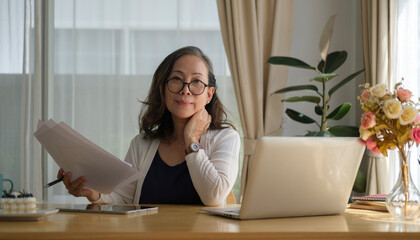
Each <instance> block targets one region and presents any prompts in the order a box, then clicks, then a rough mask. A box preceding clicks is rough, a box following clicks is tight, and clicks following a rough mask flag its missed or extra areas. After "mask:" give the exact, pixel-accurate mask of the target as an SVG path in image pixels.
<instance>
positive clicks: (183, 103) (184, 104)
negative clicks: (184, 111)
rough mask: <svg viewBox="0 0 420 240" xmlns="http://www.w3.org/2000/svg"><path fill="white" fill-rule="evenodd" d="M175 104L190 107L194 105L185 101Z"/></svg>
mask: <svg viewBox="0 0 420 240" xmlns="http://www.w3.org/2000/svg"><path fill="white" fill-rule="evenodd" d="M175 102H176V103H178V104H179V105H181V106H190V105H192V103H191V102H188V101H184V100H175Z"/></svg>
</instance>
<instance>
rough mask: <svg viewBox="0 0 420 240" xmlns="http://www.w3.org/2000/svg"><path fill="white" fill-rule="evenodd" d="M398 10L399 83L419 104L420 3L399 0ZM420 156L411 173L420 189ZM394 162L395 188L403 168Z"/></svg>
mask: <svg viewBox="0 0 420 240" xmlns="http://www.w3.org/2000/svg"><path fill="white" fill-rule="evenodd" d="M397 8H398V13H397V26H396V53H397V54H396V70H395V81H396V82H399V81H401V79H402V78H404V81H403V84H404V87H405V88H407V89H410V91H412V93H413V97H412V99H413V101H416V100H417V99H418V98H419V96H420V81H419V79H420V68H419V66H420V44H419V43H420V17H419V12H420V1H418V0H399V1H398V7H397ZM419 153H420V152H419V148H418V147H417V148H416V147H413V149H412V156H411V165H410V166H411V170H410V171H411V174H412V178H413V181H414V183H415V184H416V186H417V188H419V187H420V167H419V163H420V162H419V161H420V155H419ZM391 157H393V156H391ZM390 160H391V161H390V165H389V166H390V177H389V179H390V181H389V183H390V187H392V186H393V185H394V184H395V182H396V181H397V177H398V173H399V172H400V168H399V163H398V161H397V159H396V158H395V160H394V159H391V158H390Z"/></svg>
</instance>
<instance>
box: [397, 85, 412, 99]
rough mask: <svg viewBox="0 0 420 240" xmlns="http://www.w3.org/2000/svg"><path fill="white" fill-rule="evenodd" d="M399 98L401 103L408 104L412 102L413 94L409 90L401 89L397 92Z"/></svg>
mask: <svg viewBox="0 0 420 240" xmlns="http://www.w3.org/2000/svg"><path fill="white" fill-rule="evenodd" d="M397 96H398V99H400V101H401V102H408V101H410V98H411V96H412V93H411V91H410V90H408V89H404V88H400V89H398V90H397Z"/></svg>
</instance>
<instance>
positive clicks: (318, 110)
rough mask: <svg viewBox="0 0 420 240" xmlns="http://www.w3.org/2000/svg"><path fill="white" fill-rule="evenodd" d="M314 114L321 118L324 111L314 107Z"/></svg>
mask: <svg viewBox="0 0 420 240" xmlns="http://www.w3.org/2000/svg"><path fill="white" fill-rule="evenodd" d="M315 113H316V114H318V115H319V116H322V114H323V113H324V111H323V110H322V108H321V107H320V106H315Z"/></svg>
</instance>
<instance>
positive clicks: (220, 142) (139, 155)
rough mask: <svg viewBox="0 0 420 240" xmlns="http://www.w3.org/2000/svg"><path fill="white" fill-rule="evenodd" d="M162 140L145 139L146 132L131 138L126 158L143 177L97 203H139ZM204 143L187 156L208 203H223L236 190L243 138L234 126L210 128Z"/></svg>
mask: <svg viewBox="0 0 420 240" xmlns="http://www.w3.org/2000/svg"><path fill="white" fill-rule="evenodd" d="M159 143H160V141H159V140H157V139H155V140H144V139H143V136H142V134H139V135H137V136H136V137H135V138H134V139H133V140H132V141H131V144H130V148H129V150H128V152H127V155H126V157H125V161H126V162H127V163H129V164H132V166H133V167H134V168H135V169H137V170H138V171H140V177H139V178H138V179H137V181H134V182H132V183H129V184H127V185H125V186H123V187H120V188H118V189H116V190H114V192H112V193H110V194H101V197H100V198H99V199H98V200H97V201H95V202H93V203H112V204H129V203H134V204H138V203H139V199H140V194H141V189H142V186H143V182H144V179H145V178H146V175H147V172H148V171H149V168H150V165H151V164H152V161H153V158H154V156H155V154H156V151H157V149H158V146H159ZM200 145H201V146H202V147H203V149H200V150H199V151H198V152H197V153H190V154H188V155H187V156H186V161H187V166H188V170H189V172H190V175H191V180H192V183H193V185H194V188H195V190H196V191H197V193H198V195H199V196H200V199H201V201H202V202H203V203H204V204H205V205H207V206H215V205H220V204H222V203H223V202H224V200H225V199H226V197H227V195H228V194H229V192H230V191H231V190H232V187H233V184H234V183H235V180H236V177H237V173H238V160H239V150H240V147H241V141H240V137H239V134H238V133H237V132H236V131H235V130H233V129H231V128H225V129H221V130H207V132H206V133H205V134H203V135H202V136H201V138H200Z"/></svg>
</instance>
